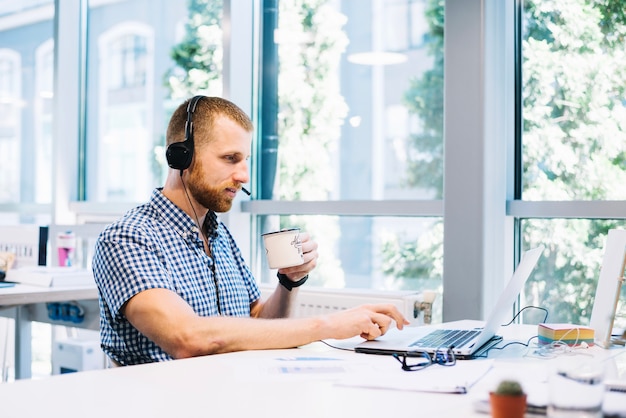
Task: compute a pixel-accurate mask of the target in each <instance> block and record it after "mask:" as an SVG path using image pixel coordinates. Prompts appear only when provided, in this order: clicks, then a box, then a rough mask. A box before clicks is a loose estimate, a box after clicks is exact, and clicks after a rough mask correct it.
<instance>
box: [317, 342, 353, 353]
mask: <svg viewBox="0 0 626 418" xmlns="http://www.w3.org/2000/svg"><path fill="white" fill-rule="evenodd" d="M319 342H321V343H324V344H326V345H327V346H329V347H330V348H334V349H336V350H343V351H351V352H353V353H354V352H355V350H354V348H344V347H336V346H334V345H332V344H330V343H328V342H327V341H324V340H319Z"/></svg>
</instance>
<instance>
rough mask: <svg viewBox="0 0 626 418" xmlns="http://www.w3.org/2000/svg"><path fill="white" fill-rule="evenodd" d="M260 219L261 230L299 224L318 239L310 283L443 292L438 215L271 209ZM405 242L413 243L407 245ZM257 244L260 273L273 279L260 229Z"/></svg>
mask: <svg viewBox="0 0 626 418" xmlns="http://www.w3.org/2000/svg"><path fill="white" fill-rule="evenodd" d="M258 221H259V223H260V224H261V225H263V229H261V233H265V232H271V231H275V230H278V229H285V228H293V227H299V228H300V229H301V231H303V232H307V233H308V234H309V235H311V236H312V238H313V239H314V240H315V241H316V242H317V243H318V244H319V247H318V252H319V260H318V265H317V267H316V269H315V270H313V272H312V273H311V275H310V278H309V281H308V282H307V285H311V286H322V287H330V288H371V289H381V290H418V291H420V290H426V289H429V290H435V291H437V292H438V293H439V294H441V290H442V280H441V278H442V261H443V258H442V254H441V253H440V252H438V251H440V250H441V243H442V240H443V224H442V220H441V219H440V218H410V217H387V216H380V217H359V216H350V217H348V216H322V215H319V216H295V215H293V216H277V215H272V216H269V215H268V216H259V217H258ZM407 242H411V243H412V245H410V246H407V245H406V243H407ZM257 248H258V250H257V252H256V259H257V260H258V264H259V266H260V267H261V268H260V269H258V270H259V271H262V272H264V273H263V276H262V277H260V279H261V280H262V281H263V282H269V283H275V282H276V276H275V270H272V271H271V272H270V271H269V270H268V267H267V260H266V258H265V255H264V253H263V250H262V248H263V246H262V242H261V237H260V234H259V237H258V239H257ZM439 305H440V304H439ZM440 308H441V306H439V308H438V309H440ZM439 314H440V312H439V313H436V315H439ZM435 319H437V317H436V318H435ZM439 320H440V318H439Z"/></svg>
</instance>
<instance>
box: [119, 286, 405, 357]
mask: <svg viewBox="0 0 626 418" xmlns="http://www.w3.org/2000/svg"><path fill="white" fill-rule="evenodd" d="M122 311H123V312H122V313H123V314H124V315H125V316H126V318H128V320H129V321H130V323H131V324H133V326H134V327H135V328H137V329H138V330H139V331H140V332H141V333H142V334H144V335H145V336H146V337H148V338H149V339H151V340H152V341H154V342H155V343H156V344H157V345H159V346H160V347H161V348H162V349H163V350H164V351H165V352H167V353H168V354H169V355H171V356H172V357H174V358H185V357H193V356H200V355H206V354H217V353H227V352H232V351H241V350H261V349H274V348H291V347H297V346H300V345H303V344H308V343H310V342H313V341H318V340H322V339H326V338H334V339H344V338H350V337H354V336H356V335H360V336H361V337H363V338H366V339H374V338H376V337H379V336H380V335H382V334H384V333H385V332H387V330H388V329H389V328H390V327H391V326H393V323H394V322H395V323H396V326H397V327H398V328H400V329H402V327H403V326H404V325H407V324H408V321H407V320H406V319H405V318H404V317H403V316H402V314H401V313H400V311H398V309H397V308H396V307H395V306H394V305H393V304H380V305H364V306H361V307H358V308H354V309H348V310H345V311H341V312H337V313H333V314H330V315H325V316H318V317H313V318H298V319H295V318H294V319H261V318H241V317H223V316H215V317H200V316H198V315H196V313H195V312H194V311H193V310H192V309H191V307H190V306H189V305H188V304H187V303H186V302H185V301H184V300H183V299H182V298H180V297H179V296H178V295H177V294H176V293H174V292H172V291H170V290H166V289H149V290H145V291H143V292H140V293H138V294H137V295H135V296H133V297H132V298H131V299H130V300H129V301H128V302H127V303H126V304H125V305H124V307H123V308H122Z"/></svg>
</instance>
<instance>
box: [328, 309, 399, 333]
mask: <svg viewBox="0 0 626 418" xmlns="http://www.w3.org/2000/svg"><path fill="white" fill-rule="evenodd" d="M324 318H325V319H326V320H327V321H326V324H327V325H326V326H327V327H329V330H328V331H329V332H328V334H330V337H329V338H335V339H345V338H351V337H354V336H356V335H360V336H361V337H363V338H365V339H366V340H373V339H376V338H378V337H380V336H381V335H384V334H385V333H386V332H387V331H388V330H389V328H390V327H391V326H392V322H395V325H396V327H397V328H398V329H402V328H404V326H405V325H409V321H408V320H407V319H406V318H405V317H404V315H402V314H401V313H400V311H399V310H398V308H397V307H396V306H395V305H393V304H390V303H384V304H382V303H381V304H374V305H361V306H358V307H356V308H352V309H347V310H345V311H340V312H337V313H332V314H330V315H327V316H325V317H324Z"/></svg>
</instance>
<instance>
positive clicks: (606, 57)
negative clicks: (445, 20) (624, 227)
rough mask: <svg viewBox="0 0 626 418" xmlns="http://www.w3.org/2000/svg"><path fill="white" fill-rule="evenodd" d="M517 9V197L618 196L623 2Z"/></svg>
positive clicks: (624, 129) (624, 191) (622, 177)
mask: <svg viewBox="0 0 626 418" xmlns="http://www.w3.org/2000/svg"><path fill="white" fill-rule="evenodd" d="M524 8H525V14H524V32H523V41H522V54H523V56H522V60H523V67H522V75H523V140H522V143H523V160H524V177H523V181H524V184H523V186H524V187H523V199H524V200H624V199H626V187H623V185H624V184H626V54H624V50H625V48H626V25H625V24H626V21H625V20H626V18H625V17H624V13H623V11H624V10H625V9H626V1H623V0H612V1H610V2H603V1H596V2H589V1H586V0H570V1H567V2H557V1H542V0H526V1H525V2H524Z"/></svg>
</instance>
